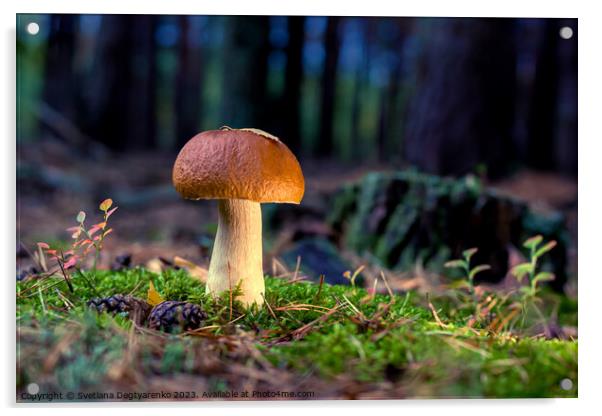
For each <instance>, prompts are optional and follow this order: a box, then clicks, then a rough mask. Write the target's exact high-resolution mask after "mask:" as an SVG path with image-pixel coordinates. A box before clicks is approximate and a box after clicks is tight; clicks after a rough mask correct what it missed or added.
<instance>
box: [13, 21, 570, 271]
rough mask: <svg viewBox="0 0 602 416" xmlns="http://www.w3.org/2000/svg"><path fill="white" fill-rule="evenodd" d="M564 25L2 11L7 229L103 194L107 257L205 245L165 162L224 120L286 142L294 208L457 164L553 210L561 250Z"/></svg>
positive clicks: (60, 226) (201, 222) (64, 219)
mask: <svg viewBox="0 0 602 416" xmlns="http://www.w3.org/2000/svg"><path fill="white" fill-rule="evenodd" d="M32 22H35V23H37V24H38V27H39V32H37V33H35V34H32V33H30V32H28V29H27V27H28V25H29V24H30V23H32ZM563 28H564V29H563ZM567 28H568V30H569V31H570V32H567ZM577 34H578V31H577V20H576V19H531V18H530V19H514V18H504V19H502V18H491V19H490V18H396V17H378V18H372V17H371V18H362V17H320V16H309V17H305V16H167V15H26V14H21V15H18V17H17V80H18V83H17V117H18V119H17V143H18V146H17V153H18V155H17V156H18V164H17V168H18V175H17V180H18V186H19V202H18V203H19V215H20V222H19V224H18V232H19V233H20V236H21V241H23V242H24V243H27V244H32V243H33V242H35V241H36V240H35V239H36V238H44V239H45V241H46V240H48V239H49V235H50V236H55V237H56V238H64V237H65V235H64V234H65V233H64V228H65V227H66V226H69V225H71V217H72V216H73V215H75V213H76V212H77V211H78V210H79V209H83V208H86V207H94V204H96V203H97V202H99V201H100V200H102V199H104V198H105V197H112V198H113V199H114V200H115V202H116V204H117V205H120V207H122V208H121V209H122V212H121V214H122V220H121V221H123V223H122V224H120V225H118V226H116V227H115V228H116V233H115V234H116V237H115V240H116V241H117V242H115V243H114V244H116V245H117V244H118V242H119V241H120V238H121V239H123V241H125V242H128V243H129V244H130V246H128V247H121V246H118V248H115V253H116V254H119V253H120V252H128V253H129V252H132V251H134V254H135V253H136V250H137V249H136V248H132V246H131V244H132V242H136V244H138V245H140V244H142V243H141V241H144V240H147V241H151V242H156V243H157V244H159V245H160V244H163V243H165V242H167V244H169V247H170V248H172V249H173V250H175V251H177V252H178V253H182V250H187V249H189V247H190V244H189V242H190V241H197V242H199V241H200V242H201V243H199V244H201V245H202V244H204V243H202V241H205V240H203V238H205V237H203V235H205V234H203V233H204V232H206V238H209V239H210V238H211V235H212V231H213V230H214V229H212V228H211V226H209V225H208V224H210V223H211V222H212V221H214V217H213V215H214V214H213V213H212V211H211V210H212V206H211V205H209V204H205V203H195V204H192V203H184V202H183V201H181V200H179V199H178V198H177V195H175V192H173V189H172V188H171V184H170V170H171V164H172V163H173V160H174V158H175V155H176V154H177V151H178V150H179V149H180V148H181V147H182V145H183V144H184V143H185V142H186V141H187V140H188V139H189V138H191V137H192V136H193V135H195V134H196V133H197V132H199V131H202V130H208V129H215V128H219V127H220V126H223V125H228V126H231V127H235V128H236V127H256V128H260V129H263V130H266V131H268V132H270V133H273V134H275V135H276V136H278V137H280V138H281V139H282V140H283V141H284V142H285V143H286V144H287V145H288V146H289V147H290V148H291V150H292V151H293V152H294V153H295V154H296V155H298V157H299V159H300V161H301V164H302V166H303V168H304V172H305V173H306V176H307V179H308V194H307V197H306V201H307V206H309V207H313V206H318V205H319V204H313V205H312V201H313V200H314V199H317V197H314V195H313V194H314V193H316V192H322V193H323V194H328V193H329V192H334V191H336V190H337V189H339V188H340V187H341V184H343V183H347V182H349V181H353V180H355V179H357V178H360V177H362V175H363V174H364V173H366V172H370V171H398V170H401V169H407V168H414V169H416V170H418V171H421V172H426V173H430V174H435V175H443V176H451V177H462V176H463V175H466V174H474V175H475V176H476V177H477V178H479V179H480V180H481V181H483V183H484V184H486V185H491V186H496V187H497V189H499V190H503V191H505V192H506V193H508V194H510V195H511V196H513V197H518V198H522V199H524V200H527V202H528V203H529V204H530V206H531V207H532V206H539V207H540V208H541V207H542V206H544V208H546V209H548V211H554V212H559V213H560V214H562V220H561V223H562V229H563V230H566V229H568V230H569V233H570V234H571V236H572V238H571V239H570V240H567V241H570V243H567V246H568V247H569V253H570V250H571V249H570V247H573V251H575V244H574V243H575V237H576V204H577V195H576V181H577ZM90 209H93V208H90ZM204 209H206V211H203V210H204ZM178 210H179V211H178ZM544 210H545V209H544ZM329 211H330V209H329V208H328V207H326V208H324V207H322V215H323V216H326V214H328V212H329ZM128 212H129V213H130V216H129V217H128ZM141 212H144V214H143V215H141ZM268 214H269V213H268ZM295 215H296V218H299V215H300V214H299V212H296V213H295ZM119 216H120V215H118V214H116V217H115V218H116V219H115V220H116V221H119V220H118V219H117V218H118V217H119ZM267 216H268V218H272V217H273V216H272V217H270V216H269V215H267ZM315 216H316V217H318V216H319V215H318V214H316V215H315ZM141 217H143V218H141ZM126 218H127V221H126ZM334 223H336V221H335V222H334ZM191 224H198V227H197V228H196V229H194V230H193V231H190V225H191ZM275 224H276V226H277V227H282V223H278V222H276V223H275ZM312 224H313V225H312V226H310V227H309V228H310V229H311V230H312V231H311V233H313V234H320V233H322V234H328V235H330V234H329V233H331V230H330V231H329V230H326V231H324V230H323V228H324V227H325V226H324V224H322V225H316V224H315V222H314V223H312ZM328 224H329V226H331V225H332V224H333V222H330V223H328ZM335 225H336V224H335ZM203 227H204V228H203ZM312 227H313V228H312ZM320 227H322V228H320ZM334 228H335V231H336V226H335V227H334ZM493 229H494V233H495V232H498V233H501V234H503V232H502V231H499V229H495V228H493ZM495 230H497V231H495ZM339 231H340V230H339ZM381 231H382V230H381ZM61 232H62V234H61ZM309 232H310V231H307V230H306V231H305V233H309ZM266 234H267V235H268V236H269V234H270V231H269V229H268V230H267V233H266ZM444 234H445V233H444ZM329 238H330V237H329ZM330 240H334V238H330ZM274 241H275V242H274V243H273V247H276V246H278V238H277V237H274ZM446 241H447V240H446ZM473 242H474V241H473ZM477 242H479V243H482V241H481V240H479V241H477ZM465 243H466V244H468V243H469V242H465ZM178 244H180V245H178ZM207 244H210V243H207ZM404 244H406V243H404ZM458 244H459V243H458ZM485 245H487V244H485ZM137 247H138V252H144V256H147V257H149V256H151V254H149V252H152V250H151V249H150V248H149V247H148V246H145V248H144V250H142V249H140V247H139V246H137ZM270 247H271V245H269V246H268V248H270ZM464 248H466V247H464ZM160 250H166V246H165V245H163V246H161V248H160ZM395 250H397V251H399V250H400V249H399V247H397V248H396V249H395ZM452 251H453V250H452ZM163 253H164V251H163ZM448 254H449V253H448ZM188 256H189V257H191V258H193V259H196V260H198V258H199V256H200V254H199V251H197V250H196V249H195V251H193V252H190V253H189V254H188ZM308 257H311V256H310V255H308ZM506 257H508V256H506ZM145 260H146V258H145ZM565 260H566V259H565ZM141 261H142V260H141ZM199 261H201V260H199ZM563 264H564V263H563Z"/></svg>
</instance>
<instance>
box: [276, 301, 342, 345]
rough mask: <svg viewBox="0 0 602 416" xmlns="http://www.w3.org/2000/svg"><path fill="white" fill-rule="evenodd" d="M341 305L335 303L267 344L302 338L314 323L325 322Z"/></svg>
mask: <svg viewBox="0 0 602 416" xmlns="http://www.w3.org/2000/svg"><path fill="white" fill-rule="evenodd" d="M342 306H343V305H341V304H338V305H336V306H335V307H334V308H331V309H329V310H328V311H327V312H325V313H324V314H323V315H321V316H320V317H319V318H316V319H314V320H313V321H311V322H309V323H307V324H305V325H303V326H301V327H300V328H297V329H295V330H293V331H290V332H289V333H288V334H286V335H284V336H282V337H280V338H278V339H277V340H275V341H272V342H270V343H269V344H277V343H279V342H283V341H289V340H298V339H301V338H303V337H304V336H305V335H307V333H308V332H309V331H311V329H312V328H314V327H315V326H316V325H318V324H319V323H322V322H325V321H326V320H328V318H330V317H331V316H332V315H334V314H335V313H337V312H338V311H339V310H340V309H341V307H342Z"/></svg>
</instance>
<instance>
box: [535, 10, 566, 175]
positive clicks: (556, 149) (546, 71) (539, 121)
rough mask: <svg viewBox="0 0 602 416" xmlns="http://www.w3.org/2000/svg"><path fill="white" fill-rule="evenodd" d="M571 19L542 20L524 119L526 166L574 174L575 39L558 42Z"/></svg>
mask: <svg viewBox="0 0 602 416" xmlns="http://www.w3.org/2000/svg"><path fill="white" fill-rule="evenodd" d="M565 24H568V25H569V26H571V27H572V28H573V31H574V33H576V29H577V21H576V20H574V19H570V20H560V19H546V20H545V23H544V29H543V36H542V41H541V45H540V47H539V51H538V54H537V61H536V72H535V82H534V85H533V99H532V102H531V111H530V113H529V119H528V125H527V129H528V142H527V163H528V164H529V166H532V167H534V168H537V169H548V170H562V171H564V172H565V173H569V174H572V175H576V174H577V39H576V36H575V35H574V36H573V38H571V39H562V38H560V36H559V32H560V29H561V27H563V26H564V25H565Z"/></svg>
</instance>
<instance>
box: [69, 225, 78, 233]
mask: <svg viewBox="0 0 602 416" xmlns="http://www.w3.org/2000/svg"><path fill="white" fill-rule="evenodd" d="M79 229H81V226H79V225H76V226H74V227H69V228H67V231H69V232H73V231H77V230H79Z"/></svg>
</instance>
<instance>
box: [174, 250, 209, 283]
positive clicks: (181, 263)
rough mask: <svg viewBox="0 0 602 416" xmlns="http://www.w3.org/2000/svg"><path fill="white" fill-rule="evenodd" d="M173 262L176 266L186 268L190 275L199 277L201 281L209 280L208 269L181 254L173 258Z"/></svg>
mask: <svg viewBox="0 0 602 416" xmlns="http://www.w3.org/2000/svg"><path fill="white" fill-rule="evenodd" d="M173 262H174V264H175V265H176V266H178V267H181V268H183V269H186V271H187V272H188V274H190V276H192V277H194V278H196V279H199V280H200V281H201V282H203V283H205V282H206V281H207V273H208V271H207V269H205V268H204V267H201V266H199V265H198V264H195V263H193V262H191V261H190V260H186V259H184V258H182V257H180V256H175V257H174V258H173Z"/></svg>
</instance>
